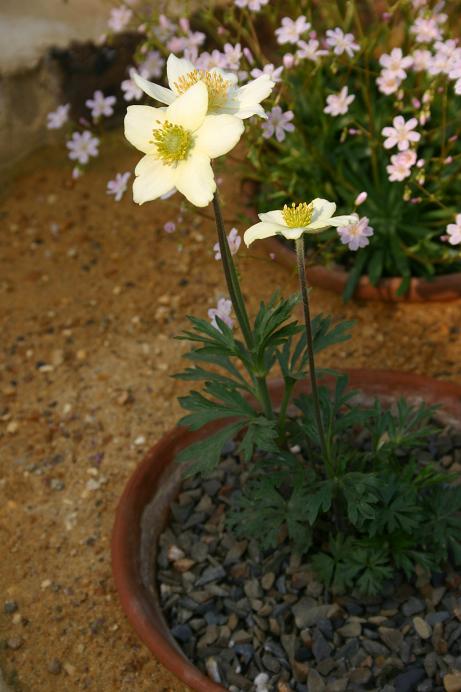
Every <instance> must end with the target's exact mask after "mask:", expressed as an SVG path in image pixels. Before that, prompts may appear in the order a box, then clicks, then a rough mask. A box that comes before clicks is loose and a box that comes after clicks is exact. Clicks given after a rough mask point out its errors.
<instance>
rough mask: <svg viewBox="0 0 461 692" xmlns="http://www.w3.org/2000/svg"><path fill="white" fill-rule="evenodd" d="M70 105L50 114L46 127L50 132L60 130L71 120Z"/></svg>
mask: <svg viewBox="0 0 461 692" xmlns="http://www.w3.org/2000/svg"><path fill="white" fill-rule="evenodd" d="M69 109H70V103H66V104H65V105H63V106H58V107H57V108H56V110H55V111H52V112H51V113H48V115H47V116H46V117H47V123H46V126H47V128H48V129H49V130H59V129H60V128H61V127H62V126H63V125H64V123H66V122H67V121H68V119H69Z"/></svg>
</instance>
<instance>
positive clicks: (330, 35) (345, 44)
mask: <svg viewBox="0 0 461 692" xmlns="http://www.w3.org/2000/svg"><path fill="white" fill-rule="evenodd" d="M326 36H327V38H326V43H327V46H329V47H330V48H333V52H334V53H335V54H336V55H342V54H343V53H347V54H348V56H349V57H350V58H352V57H353V55H354V53H355V52H357V51H358V50H360V46H359V45H358V43H355V38H354V35H353V34H345V33H344V31H343V30H342V29H340V28H339V27H336V29H328V30H327V32H326Z"/></svg>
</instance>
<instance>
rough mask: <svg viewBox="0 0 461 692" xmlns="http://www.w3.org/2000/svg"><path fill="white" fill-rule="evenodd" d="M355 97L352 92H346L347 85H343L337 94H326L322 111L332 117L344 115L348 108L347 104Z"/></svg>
mask: <svg viewBox="0 0 461 692" xmlns="http://www.w3.org/2000/svg"><path fill="white" fill-rule="evenodd" d="M354 99H355V95H354V94H349V93H348V88H347V86H345V87H343V88H342V89H341V91H340V92H339V94H330V96H327V105H326V106H325V108H324V109H323V112H324V113H328V114H329V115H331V116H332V117H336V116H337V115H344V114H345V113H347V111H348V110H349V105H350V104H351V103H352V101H353V100H354Z"/></svg>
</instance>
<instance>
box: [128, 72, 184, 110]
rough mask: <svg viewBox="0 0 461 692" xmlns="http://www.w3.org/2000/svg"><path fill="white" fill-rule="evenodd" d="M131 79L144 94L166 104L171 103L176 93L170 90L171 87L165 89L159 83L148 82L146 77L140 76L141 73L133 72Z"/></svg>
mask: <svg viewBox="0 0 461 692" xmlns="http://www.w3.org/2000/svg"><path fill="white" fill-rule="evenodd" d="M133 79H134V81H135V83H136V84H137V85H138V87H139V88H140V89H142V90H143V92H144V93H145V94H147V95H148V96H150V97H151V98H153V99H155V100H156V101H160V102H161V103H166V104H167V105H169V104H170V103H173V101H174V100H175V98H176V94H174V93H173V92H172V91H171V89H165V87H162V86H160V84H155V83H154V82H149V81H147V79H144V77H141V75H139V74H137V72H134V74H133Z"/></svg>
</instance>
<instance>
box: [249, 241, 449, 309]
mask: <svg viewBox="0 0 461 692" xmlns="http://www.w3.org/2000/svg"><path fill="white" fill-rule="evenodd" d="M262 242H263V244H264V248H265V251H266V253H267V254H268V255H269V256H270V257H271V258H273V259H274V260H275V261H276V262H278V263H279V264H282V265H283V266H285V267H287V268H288V269H292V270H293V271H295V270H296V255H295V253H294V251H293V250H291V249H290V248H289V247H287V246H286V245H284V244H283V243H281V242H280V241H279V240H277V238H266V239H265V240H263V241H262ZM348 278H349V274H348V272H347V271H346V270H345V269H344V268H343V267H340V266H338V265H335V266H331V267H327V266H323V265H320V264H319V265H314V266H311V267H309V268H308V280H309V283H310V284H311V285H312V286H319V287H320V288H326V289H328V290H331V291H334V292H335V293H343V291H344V289H345V287H346V283H347V280H348ZM401 281H402V279H401V278H400V277H397V276H394V277H391V278H387V279H381V280H380V281H379V282H378V284H377V285H376V286H373V284H372V283H371V281H370V279H369V278H368V276H362V277H361V278H360V280H359V282H358V284H357V288H356V289H355V292H354V296H353V297H354V298H358V299H360V300H380V301H388V302H399V303H400V302H410V303H411V302H413V303H422V302H432V301H434V302H435V301H442V302H447V301H452V300H457V299H460V298H461V272H456V273H453V274H443V275H440V276H435V277H434V278H433V279H431V280H430V281H429V280H427V279H420V278H417V277H413V278H412V279H411V281H410V287H409V289H408V292H407V293H406V294H405V295H403V296H400V295H398V293H397V291H398V288H399V286H400V283H401Z"/></svg>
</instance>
